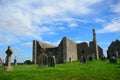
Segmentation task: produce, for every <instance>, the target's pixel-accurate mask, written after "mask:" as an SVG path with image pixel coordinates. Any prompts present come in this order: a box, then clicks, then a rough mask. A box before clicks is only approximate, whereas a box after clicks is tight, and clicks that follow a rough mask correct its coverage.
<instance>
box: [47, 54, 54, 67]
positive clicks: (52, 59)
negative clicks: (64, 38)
mask: <svg viewBox="0 0 120 80" xmlns="http://www.w3.org/2000/svg"><path fill="white" fill-rule="evenodd" d="M55 64H56V62H55V56H52V55H50V56H49V57H48V66H51V67H55Z"/></svg>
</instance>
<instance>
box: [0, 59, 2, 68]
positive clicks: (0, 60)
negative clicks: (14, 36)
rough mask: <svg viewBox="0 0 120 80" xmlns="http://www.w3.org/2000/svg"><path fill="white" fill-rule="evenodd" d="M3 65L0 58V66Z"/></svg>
mask: <svg viewBox="0 0 120 80" xmlns="http://www.w3.org/2000/svg"><path fill="white" fill-rule="evenodd" d="M2 65H3V62H2V59H1V58H0V66H2Z"/></svg>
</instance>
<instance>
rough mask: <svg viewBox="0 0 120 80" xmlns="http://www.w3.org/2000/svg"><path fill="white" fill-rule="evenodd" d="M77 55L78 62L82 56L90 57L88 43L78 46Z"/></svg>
mask: <svg viewBox="0 0 120 80" xmlns="http://www.w3.org/2000/svg"><path fill="white" fill-rule="evenodd" d="M77 54H78V60H80V58H81V56H85V57H86V58H87V57H88V55H89V48H88V44H87V43H86V42H83V43H79V44H77Z"/></svg>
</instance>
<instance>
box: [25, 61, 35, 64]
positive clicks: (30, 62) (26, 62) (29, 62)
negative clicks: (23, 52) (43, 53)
mask: <svg viewBox="0 0 120 80" xmlns="http://www.w3.org/2000/svg"><path fill="white" fill-rule="evenodd" d="M24 64H33V62H32V61H31V60H25V61H24Z"/></svg>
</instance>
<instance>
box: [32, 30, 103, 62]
mask: <svg viewBox="0 0 120 80" xmlns="http://www.w3.org/2000/svg"><path fill="white" fill-rule="evenodd" d="M42 49H46V53H45V54H46V55H47V56H48V57H49V56H50V55H52V56H54V57H55V62H56V63H66V62H72V61H77V60H80V59H81V56H85V58H86V59H89V58H92V59H99V58H100V57H101V56H102V55H103V50H102V48H101V47H100V46H98V45H97V40H96V33H95V29H93V40H92V41H90V42H89V43H87V42H81V43H75V42H74V41H72V40H70V39H69V38H67V37H63V39H62V40H61V42H60V44H59V45H58V46H53V45H51V44H47V43H43V42H38V41H36V40H33V63H34V64H38V61H39V56H40V55H41V54H42V52H41V50H42Z"/></svg>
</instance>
